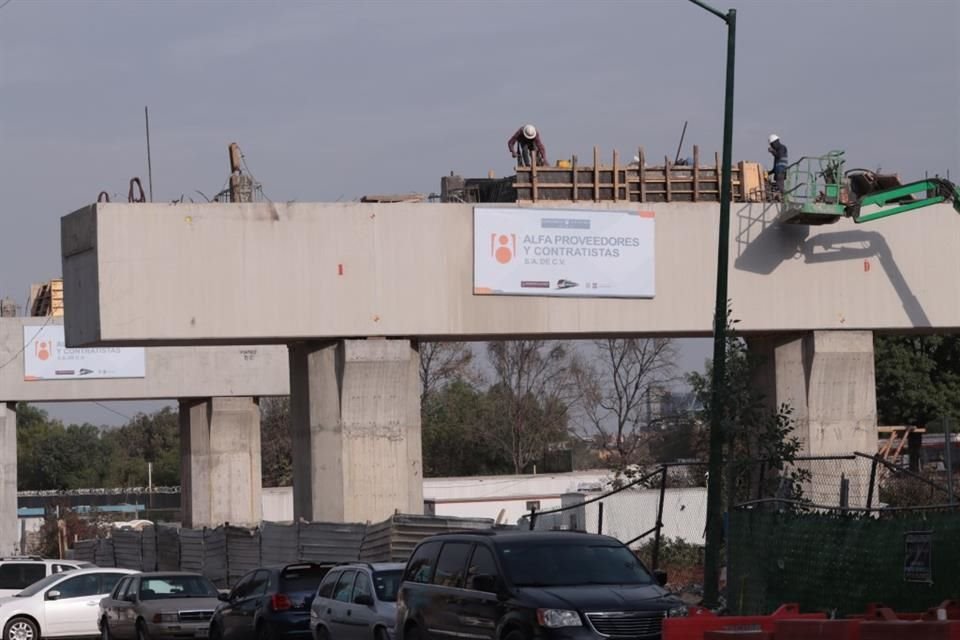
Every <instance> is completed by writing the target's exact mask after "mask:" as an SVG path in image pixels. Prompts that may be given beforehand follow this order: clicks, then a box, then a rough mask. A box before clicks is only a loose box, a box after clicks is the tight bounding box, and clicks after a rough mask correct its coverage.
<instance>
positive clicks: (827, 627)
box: [773, 620, 862, 640]
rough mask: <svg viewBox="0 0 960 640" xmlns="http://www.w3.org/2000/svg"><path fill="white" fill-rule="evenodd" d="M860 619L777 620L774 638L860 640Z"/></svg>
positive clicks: (787, 639) (784, 639)
mask: <svg viewBox="0 0 960 640" xmlns="http://www.w3.org/2000/svg"><path fill="white" fill-rule="evenodd" d="M861 622H862V621H861V620H777V621H776V622H775V623H774V625H773V630H774V637H775V638H776V640H861V638H860V623H861Z"/></svg>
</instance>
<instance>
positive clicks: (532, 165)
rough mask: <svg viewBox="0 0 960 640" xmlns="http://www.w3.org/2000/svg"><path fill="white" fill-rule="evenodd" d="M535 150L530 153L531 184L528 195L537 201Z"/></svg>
mask: <svg viewBox="0 0 960 640" xmlns="http://www.w3.org/2000/svg"><path fill="white" fill-rule="evenodd" d="M537 164H538V163H537V152H536V151H534V152H533V153H531V154H530V182H531V183H532V184H533V186H532V187H531V188H530V189H531V191H530V197H531V198H533V201H534V202H536V201H537Z"/></svg>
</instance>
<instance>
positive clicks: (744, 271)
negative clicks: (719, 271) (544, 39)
mask: <svg viewBox="0 0 960 640" xmlns="http://www.w3.org/2000/svg"><path fill="white" fill-rule="evenodd" d="M554 206H564V207H567V208H570V207H571V206H573V205H570V204H569V203H566V204H563V205H559V204H558V205H554ZM577 206H578V207H579V208H590V209H604V208H616V205H614V204H609V205H593V204H590V205H577ZM625 207H627V205H620V208H625ZM630 207H631V208H635V207H636V205H630ZM642 208H643V209H644V210H645V211H653V212H655V220H656V233H655V247H656V297H655V298H653V299H651V300H624V299H598V298H592V299H571V298H549V297H512V296H482V295H474V293H473V285H474V283H473V253H474V249H473V217H472V210H473V209H472V206H470V205H460V204H410V203H402V204H308V203H303V204H299V203H294V204H273V203H257V204H231V205H224V204H176V205H169V204H120V203H103V204H97V205H91V206H89V207H86V208H84V209H81V210H79V211H77V212H75V213H73V214H70V215H68V216H66V217H65V218H64V219H63V223H62V249H63V275H64V280H65V282H64V289H65V291H64V294H65V297H66V306H67V308H68V309H71V314H70V317H68V319H67V338H68V342H69V343H70V344H71V345H91V344H104V345H106V344H181V345H182V344H191V345H199V344H224V343H234V344H240V343H258V342H259V343H262V342H268V341H275V342H294V341H300V340H311V339H340V338H350V337H365V336H388V337H401V338H411V337H425V338H430V339H438V338H439V339H454V338H474V339H485V338H494V337H515V336H521V335H522V336H551V337H570V338H574V337H593V336H597V335H673V336H709V335H710V334H711V331H712V318H713V310H714V304H713V303H714V287H715V269H716V249H717V246H716V245H717V235H716V234H717V217H718V215H719V207H718V205H716V204H645V205H643V206H642ZM777 214H778V210H777V207H776V205H763V204H753V205H749V204H739V203H738V204H735V205H734V208H733V212H732V216H733V217H732V233H731V238H730V255H731V258H732V259H731V269H730V295H731V298H732V300H733V314H734V316H735V317H736V318H738V319H740V321H741V322H740V324H739V325H738V330H739V331H740V332H741V333H744V334H769V333H779V332H803V331H809V330H817V329H836V330H854V329H856V330H874V331H897V332H902V331H915V330H919V331H934V330H941V331H945V330H957V329H960V297H958V296H957V295H956V283H955V282H954V279H953V274H956V273H958V272H960V251H957V240H956V239H957V237H960V216H957V215H956V213H955V212H954V211H953V210H952V208H950V207H949V206H946V205H940V206H936V207H930V208H928V209H924V210H921V211H919V212H916V213H912V214H910V215H905V216H894V217H891V218H887V219H884V220H881V221H878V222H875V223H870V224H865V225H859V226H858V225H855V224H853V223H852V222H851V221H849V220H841V221H840V222H838V223H836V224H833V225H825V226H821V227H802V226H790V225H781V224H779V223H777V222H776V217H777ZM170 247H177V250H176V251H170ZM211 255H216V256H217V259H216V260H211V259H210V256H211ZM147 282H148V283H150V286H149V287H147V286H143V283H147ZM187 282H188V283H190V286H189V287H187V286H184V283H187ZM279 300H282V301H283V304H282V305H281V304H278V302H277V301H279ZM331 309H335V310H336V312H335V313H331Z"/></svg>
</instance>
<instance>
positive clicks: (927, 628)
mask: <svg viewBox="0 0 960 640" xmlns="http://www.w3.org/2000/svg"><path fill="white" fill-rule="evenodd" d="M778 640H779V638H778ZM860 640H960V622H956V621H950V620H944V621H941V622H933V621H928V620H922V621H914V620H884V621H882V622H874V621H871V620H864V621H863V622H861V623H860Z"/></svg>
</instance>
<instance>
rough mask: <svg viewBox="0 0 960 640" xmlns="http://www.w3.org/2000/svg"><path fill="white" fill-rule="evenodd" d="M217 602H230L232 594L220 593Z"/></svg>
mask: <svg viewBox="0 0 960 640" xmlns="http://www.w3.org/2000/svg"><path fill="white" fill-rule="evenodd" d="M217 600H219V601H220V602H230V594H229V593H224V592H223V591H218V592H217Z"/></svg>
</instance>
